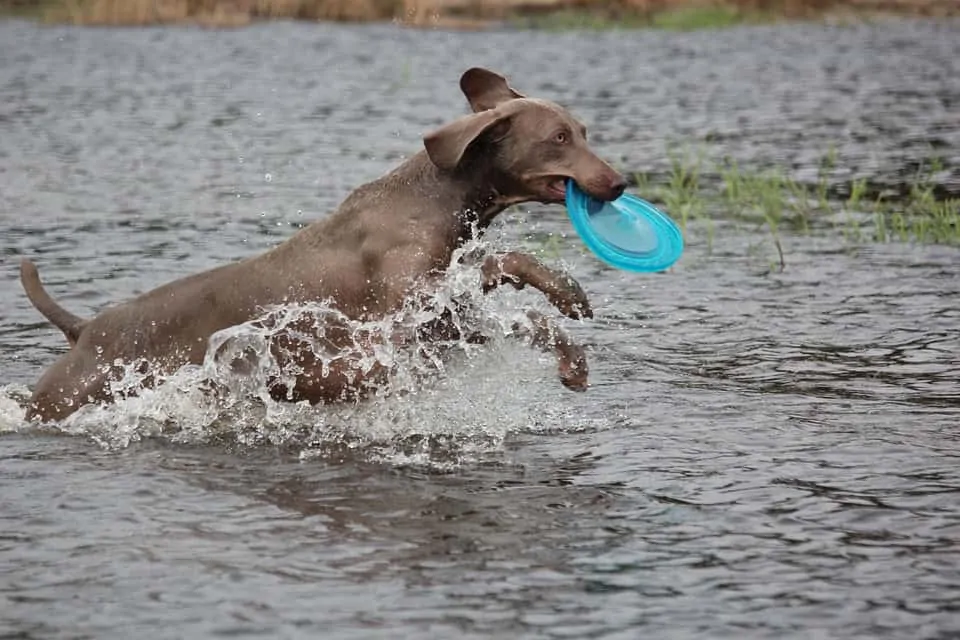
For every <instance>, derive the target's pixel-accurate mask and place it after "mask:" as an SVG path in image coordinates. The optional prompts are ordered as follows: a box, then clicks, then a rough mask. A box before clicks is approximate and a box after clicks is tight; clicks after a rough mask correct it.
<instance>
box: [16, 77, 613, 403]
mask: <svg viewBox="0 0 960 640" xmlns="http://www.w3.org/2000/svg"><path fill="white" fill-rule="evenodd" d="M460 87H461V90H462V91H463V93H464V94H465V96H466V97H467V99H468V101H469V103H470V105H471V108H472V110H473V113H472V114H470V115H467V116H463V117H461V118H459V119H457V120H454V121H453V122H451V123H450V124H448V125H445V126H443V127H441V128H440V129H438V130H436V131H433V132H431V133H429V134H427V135H426V136H425V137H424V149H423V150H421V151H420V152H419V153H417V154H416V155H414V156H412V157H411V158H410V159H409V160H407V161H406V162H404V163H403V164H401V165H400V166H399V167H397V168H396V169H394V170H393V171H391V172H390V173H388V174H387V175H385V176H383V177H381V178H379V179H377V180H375V181H373V182H371V183H368V184H366V185H362V186H360V187H359V188H357V189H356V190H355V191H354V192H353V193H351V194H350V195H349V196H348V197H347V198H346V199H345V200H344V202H343V203H342V204H341V205H340V207H339V208H338V209H337V211H335V212H334V213H333V214H332V215H330V216H329V217H327V218H325V219H323V220H320V221H318V222H315V223H313V224H311V225H310V226H308V227H306V228H304V229H302V230H300V231H299V232H298V233H296V234H295V235H294V236H292V237H291V238H289V239H288V240H286V241H285V242H283V243H281V244H280V245H278V246H276V247H275V248H273V249H272V250H270V251H267V252H266V253H264V254H262V255H259V256H254V257H251V258H247V259H245V260H242V261H239V262H236V263H233V264H228V265H224V266H221V267H218V268H215V269H212V270H209V271H206V272H203V273H199V274H196V275H192V276H189V277H186V278H182V279H179V280H176V281H174V282H171V283H169V284H166V285H163V286H161V287H158V288H156V289H154V290H152V291H149V292H147V293H144V294H142V295H140V296H138V297H136V298H134V299H132V300H130V301H127V302H125V303H122V304H118V305H115V306H112V307H109V308H107V309H106V310H104V311H102V312H101V313H99V314H98V315H96V316H95V317H94V318H91V319H89V320H84V319H82V318H79V317H78V316H76V315H74V314H72V313H70V312H69V311H67V310H65V309H64V308H63V307H61V306H60V305H59V304H57V303H56V301H54V300H53V298H51V297H50V295H49V294H48V293H47V292H46V290H45V289H44V288H43V285H42V283H41V281H40V277H39V274H38V272H37V269H36V267H35V266H34V265H33V263H31V262H30V261H29V260H26V259H24V260H23V262H22V264H21V272H20V273H21V282H22V284H23V287H24V290H25V291H26V293H27V297H28V298H29V299H30V301H31V302H32V303H33V305H34V306H35V307H36V308H37V310H38V311H39V312H40V313H41V314H42V315H43V316H44V317H45V318H47V320H49V321H50V322H51V323H52V324H53V325H55V326H56V327H58V328H59V329H60V330H61V331H62V332H63V333H64V335H65V336H66V338H67V342H68V344H69V346H70V349H69V351H67V352H66V353H65V354H64V355H63V356H61V357H60V358H59V359H58V360H57V361H56V362H55V363H54V364H53V365H52V366H51V367H50V368H49V369H48V370H47V371H46V372H45V373H44V374H43V375H42V376H41V378H40V380H39V381H38V382H37V384H36V386H35V389H34V392H33V396H32V397H31V399H30V401H29V404H28V407H27V417H28V419H31V420H43V421H55V420H62V419H64V418H66V417H67V416H69V415H70V414H71V413H73V412H74V411H76V410H77V409H78V408H79V407H81V406H83V405H85V404H90V403H106V402H110V401H111V400H112V397H111V394H110V393H109V383H110V381H111V380H113V379H116V378H117V376H119V375H120V373H121V369H119V368H117V367H116V366H114V364H113V363H114V362H116V361H118V360H119V361H120V362H122V363H127V364H129V363H140V364H141V365H142V367H143V372H144V373H145V374H153V373H156V374H166V373H172V372H174V371H176V370H177V369H178V368H180V367H181V366H183V365H184V364H187V363H194V364H197V363H200V362H202V361H203V358H204V355H205V353H206V351H207V347H208V341H209V338H210V336H211V335H213V334H214V333H216V332H217V331H220V330H222V329H225V328H228V327H231V326H236V325H239V324H242V323H244V322H248V321H251V320H255V319H257V318H258V317H260V316H261V315H262V312H263V309H264V308H266V307H270V306H274V305H282V304H291V303H294V304H295V303H306V302H313V301H321V300H332V301H334V303H335V305H336V307H337V309H338V310H339V311H340V312H342V313H343V314H344V315H345V316H347V317H348V318H350V319H351V320H360V321H363V320H370V319H375V318H382V317H384V316H386V315H388V314H389V313H391V312H393V311H396V310H397V309H398V308H399V307H400V306H401V305H402V304H403V302H404V301H405V300H406V299H407V298H408V297H409V296H411V295H416V293H417V292H418V291H422V289H423V287H425V286H429V282H430V281H431V280H432V279H434V278H436V277H438V276H439V275H441V274H442V273H443V272H444V271H445V270H446V269H447V267H448V266H449V265H450V262H451V259H452V257H453V252H454V251H455V249H456V248H457V247H459V246H461V245H462V244H463V242H464V241H466V240H467V239H469V238H470V237H471V235H472V234H473V233H474V232H475V231H476V230H479V232H481V233H482V231H483V229H485V228H486V227H487V225H489V224H490V222H491V221H492V220H493V219H494V217H495V216H496V215H498V214H499V213H500V212H501V211H503V210H504V209H505V208H507V207H508V206H510V205H512V204H516V203H519V202H526V201H531V200H539V201H542V202H554V203H559V202H562V200H563V194H562V186H563V180H565V179H574V180H576V181H577V183H578V184H579V185H580V186H581V187H582V188H583V189H584V190H586V191H587V192H589V193H590V194H591V195H593V196H594V197H597V198H601V199H604V200H612V199H614V198H616V197H618V196H619V195H620V194H621V193H622V192H623V189H624V186H625V182H624V180H623V178H622V176H620V175H619V174H618V173H617V172H615V171H614V170H613V169H612V168H610V167H609V165H607V164H606V163H605V162H603V161H602V160H600V159H599V158H598V157H597V156H596V155H595V154H593V152H592V151H590V150H589V147H588V145H587V142H586V137H585V129H584V127H583V125H582V124H580V123H579V122H578V121H577V120H575V119H574V118H573V117H572V116H571V115H570V114H569V113H568V112H567V111H566V110H564V109H563V108H562V107H560V106H559V105H556V104H554V103H552V102H548V101H543V100H533V99H528V98H525V97H524V96H522V95H521V94H519V93H517V92H516V91H515V90H514V89H512V88H511V87H509V85H508V84H507V82H506V80H505V79H504V78H503V77H502V76H500V75H498V74H495V73H493V72H491V71H487V70H485V69H479V68H474V69H470V70H468V71H467V72H465V73H464V74H463V76H462V77H461V81H460ZM482 266H483V268H482V273H483V283H482V286H483V289H484V291H490V290H493V289H495V288H496V287H498V286H501V285H503V284H510V285H512V286H514V287H517V288H523V287H524V286H527V285H530V286H533V287H535V288H537V289H539V290H541V291H543V292H544V294H545V295H546V296H547V298H548V300H550V301H551V302H552V303H553V304H554V305H555V306H556V307H557V308H558V309H559V310H560V311H561V312H562V313H564V314H565V315H567V316H569V317H572V318H581V317H591V316H592V311H591V310H590V304H589V301H588V300H587V297H586V295H585V294H584V292H583V290H582V289H581V288H580V286H579V285H578V284H577V283H576V282H575V281H574V280H573V279H572V278H570V277H569V276H567V275H565V274H561V273H557V272H555V271H553V270H551V269H548V268H547V267H546V266H544V265H542V264H541V263H539V262H538V261H537V260H536V259H535V258H533V257H532V256H528V255H525V254H520V253H508V254H505V255H499V256H488V257H487V258H486V259H485V261H484V263H483V265H482ZM449 330H450V327H436V328H434V331H436V332H437V334H438V335H439V334H443V333H445V332H447V333H448V332H449ZM518 334H524V335H525V337H526V338H527V339H528V340H529V341H530V343H531V344H533V345H536V346H538V347H540V348H543V349H547V350H550V351H553V352H555V353H556V354H557V357H558V360H559V369H560V377H561V380H562V381H563V383H564V384H566V385H567V386H568V387H570V388H572V389H578V390H582V389H584V388H586V384H587V383H586V376H587V364H586V359H585V357H584V354H583V350H582V349H581V348H580V347H579V346H578V345H576V344H575V343H574V342H573V341H572V340H571V339H570V338H569V336H568V335H567V334H566V333H565V332H563V331H562V330H561V329H559V328H558V327H556V326H555V325H554V324H553V323H552V322H551V321H550V320H549V319H548V318H546V317H543V316H541V315H540V314H535V313H531V314H530V327H528V328H526V329H523V328H520V327H518ZM325 336H326V338H327V339H328V340H329V341H330V344H331V346H332V347H333V348H337V347H342V346H345V345H347V344H348V343H349V342H350V340H351V339H352V338H351V336H350V335H349V332H348V330H347V328H346V327H337V326H328V327H325ZM271 347H272V350H273V355H274V356H275V357H276V358H277V359H278V364H280V366H281V367H283V366H285V365H288V364H297V365H299V366H300V367H302V369H303V371H304V373H303V374H302V375H299V376H298V377H297V378H296V382H295V384H294V385H293V388H287V387H285V386H282V385H280V384H274V385H272V387H271V394H272V395H273V396H274V397H275V398H277V399H289V400H308V401H309V402H311V403H320V402H336V401H340V400H344V399H350V398H355V397H358V396H359V395H361V388H362V387H363V386H364V385H363V384H362V383H363V382H370V381H371V380H376V379H378V378H379V377H381V376H383V374H384V373H385V372H384V371H383V370H381V369H377V368H375V370H373V371H370V372H367V373H366V378H365V380H361V381H359V383H358V381H357V380H356V376H357V370H356V369H355V368H354V369H351V363H350V362H346V361H343V362H340V363H339V364H338V366H337V368H334V370H332V371H329V372H328V373H326V374H324V373H322V372H321V367H320V360H319V358H317V357H316V356H315V355H314V354H313V353H312V352H311V351H310V350H309V349H305V348H302V347H301V346H299V345H298V343H297V341H296V339H295V338H294V337H293V336H292V334H290V333H287V334H280V335H278V336H276V338H275V340H274V344H272V345H271ZM354 364H355V363H354Z"/></svg>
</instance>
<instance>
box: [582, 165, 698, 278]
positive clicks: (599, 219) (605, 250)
mask: <svg viewBox="0 0 960 640" xmlns="http://www.w3.org/2000/svg"><path fill="white" fill-rule="evenodd" d="M567 212H568V213H569V214H570V220H571V221H572V222H573V228H574V230H575V231H576V232H577V235H579V236H580V238H581V239H582V240H583V242H584V244H586V245H587V248H589V249H590V250H591V251H593V253H594V254H596V256H597V257H598V258H600V259H601V260H603V261H604V262H606V263H607V264H609V265H610V266H612V267H616V268H617V269H623V270H625V271H636V272H641V273H651V272H656V271H665V270H666V269H668V268H670V267H671V266H672V265H673V263H675V262H676V261H677V260H679V259H680V255H681V254H682V253H683V234H682V233H681V232H680V228H679V227H678V226H677V225H676V224H675V223H674V222H673V220H671V219H670V218H669V217H667V215H666V214H664V213H663V212H662V211H660V210H659V209H657V208H656V207H654V206H653V205H652V204H650V203H649V202H647V201H646V200H643V199H641V198H638V197H636V196H634V195H630V194H629V193H625V194H623V195H622V196H620V197H619V198H617V199H616V200H614V201H613V202H603V201H602V200H597V199H595V198H592V197H591V196H589V195H587V194H586V193H584V192H583V191H582V190H581V189H580V188H579V187H578V186H577V184H576V182H574V181H573V180H567Z"/></svg>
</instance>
